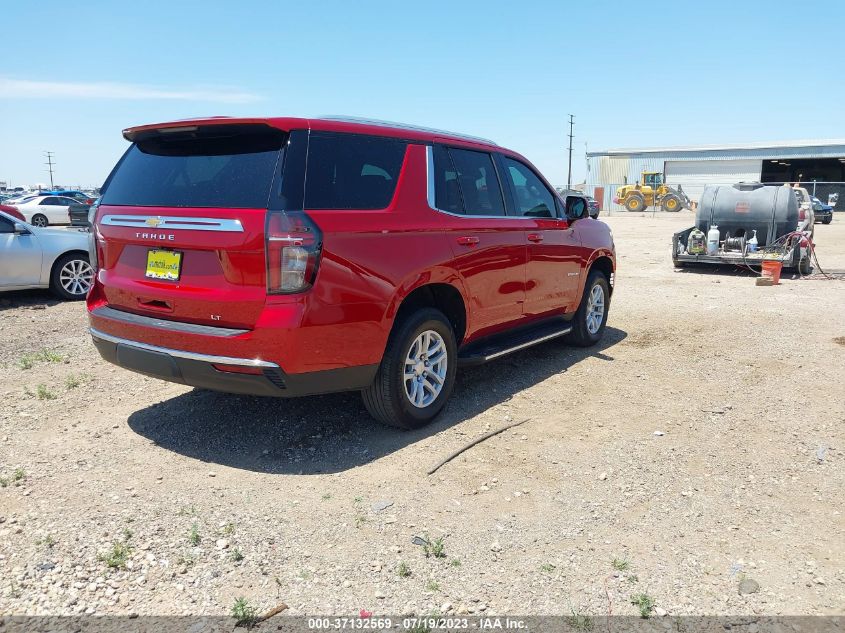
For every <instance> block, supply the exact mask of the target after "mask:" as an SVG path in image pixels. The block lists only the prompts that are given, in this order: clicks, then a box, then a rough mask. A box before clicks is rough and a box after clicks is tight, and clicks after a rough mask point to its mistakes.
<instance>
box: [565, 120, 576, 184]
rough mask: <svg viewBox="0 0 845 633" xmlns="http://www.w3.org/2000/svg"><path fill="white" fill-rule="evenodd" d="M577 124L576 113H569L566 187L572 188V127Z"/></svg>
mask: <svg viewBox="0 0 845 633" xmlns="http://www.w3.org/2000/svg"><path fill="white" fill-rule="evenodd" d="M574 126H575V115H573V114H570V115H569V174H568V175H567V177H566V188H567V189H572V128H573V127H574Z"/></svg>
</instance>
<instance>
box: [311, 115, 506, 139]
mask: <svg viewBox="0 0 845 633" xmlns="http://www.w3.org/2000/svg"><path fill="white" fill-rule="evenodd" d="M317 118H318V119H319V120H321V121H337V122H339V123H361V124H364V125H377V126H379V127H395V128H398V129H400V130H410V131H414V132H427V133H429V134H444V135H446V136H452V137H454V138H460V139H463V140H465V141H472V142H473V143H484V144H485V145H495V146H496V147H498V146H499V144H498V143H496V142H495V141H491V140H490V139H487V138H482V137H480V136H472V135H471V134H461V133H459V132H448V131H446V130H438V129H437V128H433V127H424V126H422V125H411V124H409V123H395V122H393V121H382V120H380V119H367V118H365V117H355V116H343V115H336V114H328V115H324V116H321V117H317Z"/></svg>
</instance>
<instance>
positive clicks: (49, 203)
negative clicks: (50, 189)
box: [38, 196, 59, 207]
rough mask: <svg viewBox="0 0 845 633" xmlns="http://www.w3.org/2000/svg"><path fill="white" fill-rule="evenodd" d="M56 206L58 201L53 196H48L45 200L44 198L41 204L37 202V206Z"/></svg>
mask: <svg viewBox="0 0 845 633" xmlns="http://www.w3.org/2000/svg"><path fill="white" fill-rule="evenodd" d="M57 204H59V199H58V198H56V197H55V196H49V197H47V198H44V199H43V200H42V201H41V202H39V203H38V206H48V207H52V206H56V205H57Z"/></svg>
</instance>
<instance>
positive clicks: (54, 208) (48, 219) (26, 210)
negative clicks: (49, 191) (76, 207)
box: [12, 196, 79, 227]
mask: <svg viewBox="0 0 845 633" xmlns="http://www.w3.org/2000/svg"><path fill="white" fill-rule="evenodd" d="M72 204H79V200H74V199H73V198H66V197H64V196H35V197H34V198H30V199H29V200H26V201H24V202H21V203H20V204H13V205H12V206H14V207H17V209H18V211H20V212H21V213H23V215H24V217H25V218H26V221H27V222H29V223H30V224H32V225H33V226H42V227H43V226H47V225H49V224H70V217H69V216H68V209H69V207H70V206H71V205H72Z"/></svg>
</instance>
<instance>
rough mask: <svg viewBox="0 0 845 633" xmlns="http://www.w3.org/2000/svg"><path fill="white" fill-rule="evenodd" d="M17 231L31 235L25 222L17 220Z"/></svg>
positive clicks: (19, 233)
mask: <svg viewBox="0 0 845 633" xmlns="http://www.w3.org/2000/svg"><path fill="white" fill-rule="evenodd" d="M15 233H17V234H18V235H29V229H28V228H26V225H25V224H21V223H20V222H15Z"/></svg>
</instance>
